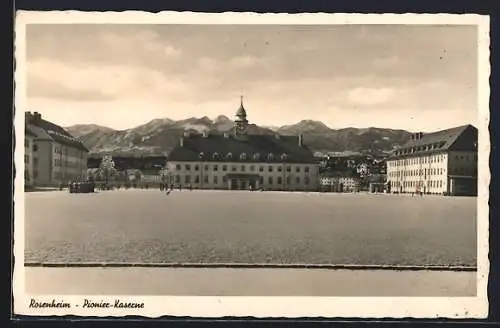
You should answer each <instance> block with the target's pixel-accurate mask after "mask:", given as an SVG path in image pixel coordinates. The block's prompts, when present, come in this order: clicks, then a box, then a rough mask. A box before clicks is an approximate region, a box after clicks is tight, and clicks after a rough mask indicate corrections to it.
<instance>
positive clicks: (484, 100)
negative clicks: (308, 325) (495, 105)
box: [13, 11, 490, 318]
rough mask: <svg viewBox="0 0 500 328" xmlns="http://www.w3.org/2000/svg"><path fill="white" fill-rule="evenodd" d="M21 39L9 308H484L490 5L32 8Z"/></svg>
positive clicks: (437, 313) (314, 313) (447, 313)
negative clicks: (316, 10) (281, 10)
mask: <svg viewBox="0 0 500 328" xmlns="http://www.w3.org/2000/svg"><path fill="white" fill-rule="evenodd" d="M15 38H16V40H15V60H16V72H15V122H14V124H15V138H16V140H17V142H16V149H15V167H16V172H17V174H16V176H15V219H14V220H15V232H14V237H15V239H14V257H15V269H14V283H13V286H14V290H13V293H14V311H15V314H22V315H33V316H54V315H55V316H61V315H77V316H82V317H86V316H93V317H94V316H116V317H121V316H126V315H134V316H143V317H160V316H188V317H207V318H214V317H239V316H245V317H256V318H263V317H290V318H293V317H337V318H338V317H357V318H382V317H384V318H386V317H392V318H404V317H415V318H439V317H442V318H484V317H486V316H487V313H488V299H487V283H488V272H489V262H488V215H489V209H488V197H489V196H488V195H489V181H490V169H489V166H488V157H489V149H490V142H489V131H488V123H489V94H490V90H489V74H490V66H489V17H487V16H478V15H441V14H440V15H430V14H429V15H427V14H425V15H415V14H404V15H395V14H390V15H385V14H384V15H371V14H369V15H368V14H363V15H361V14H255V13H222V14H210V13H188V12H185V13H177V12H164V13H159V14H152V13H145V12H121V13H113V12H106V13H98V12H95V13H92V12H77V11H72V12H71V11H68V12H18V13H17V15H16V24H15ZM19 140H24V142H19ZM23 172H24V173H23Z"/></svg>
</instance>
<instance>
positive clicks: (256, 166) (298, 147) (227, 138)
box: [166, 104, 319, 191]
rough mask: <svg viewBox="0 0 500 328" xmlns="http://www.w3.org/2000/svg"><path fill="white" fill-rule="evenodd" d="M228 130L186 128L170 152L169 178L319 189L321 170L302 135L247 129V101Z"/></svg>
mask: <svg viewBox="0 0 500 328" xmlns="http://www.w3.org/2000/svg"><path fill="white" fill-rule="evenodd" d="M236 117H237V119H236V120H235V127H234V129H233V131H231V132H230V133H225V134H224V135H212V134H208V133H204V134H203V135H200V134H196V135H193V134H189V133H185V134H184V136H183V137H181V138H180V141H179V145H178V146H177V147H176V148H175V149H173V150H172V152H171V153H170V155H169V157H168V163H167V167H166V168H167V172H168V176H169V182H170V183H172V184H175V185H182V186H189V185H191V186H192V187H193V188H199V189H250V188H252V189H260V188H263V189H266V190H304V191H316V190H318V182H319V181H318V180H319V179H318V169H319V165H318V163H317V162H316V160H315V158H314V156H313V154H312V152H311V151H310V150H309V148H308V147H307V146H305V145H304V144H303V138H302V136H301V135H299V136H280V135H260V134H249V133H248V121H247V119H246V111H245V108H244V107H243V104H241V105H240V108H239V109H238V111H237V113H236Z"/></svg>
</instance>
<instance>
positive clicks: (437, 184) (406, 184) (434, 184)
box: [391, 180, 443, 188]
mask: <svg viewBox="0 0 500 328" xmlns="http://www.w3.org/2000/svg"><path fill="white" fill-rule="evenodd" d="M391 187H393V188H399V187H403V188H417V187H423V184H422V182H420V181H403V182H399V181H392V182H391ZM428 187H430V188H442V187H443V181H441V180H430V181H429V183H428Z"/></svg>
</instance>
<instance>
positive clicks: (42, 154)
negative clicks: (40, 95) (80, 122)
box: [24, 112, 89, 186]
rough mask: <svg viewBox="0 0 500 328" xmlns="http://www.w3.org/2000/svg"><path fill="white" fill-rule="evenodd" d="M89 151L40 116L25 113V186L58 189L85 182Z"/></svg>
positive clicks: (61, 129)
mask: <svg viewBox="0 0 500 328" xmlns="http://www.w3.org/2000/svg"><path fill="white" fill-rule="evenodd" d="M88 152H89V151H88V149H87V148H86V147H85V146H84V145H83V143H82V142H81V141H80V140H78V139H77V138H75V137H73V136H72V135H70V134H69V133H68V132H67V131H66V130H65V129H63V128H62V127H60V126H58V125H56V124H54V123H52V122H49V121H46V120H44V119H43V118H42V116H41V115H40V113H37V112H34V113H30V112H26V113H25V159H24V161H25V181H26V182H25V184H27V185H29V186H57V185H59V184H61V183H68V182H69V181H71V180H76V179H81V178H84V177H85V175H86V172H87V155H88Z"/></svg>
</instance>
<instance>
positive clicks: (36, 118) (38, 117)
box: [33, 112, 42, 122]
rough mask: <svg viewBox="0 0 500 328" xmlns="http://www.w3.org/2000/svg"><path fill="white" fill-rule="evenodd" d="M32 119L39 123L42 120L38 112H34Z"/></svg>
mask: <svg viewBox="0 0 500 328" xmlns="http://www.w3.org/2000/svg"><path fill="white" fill-rule="evenodd" d="M33 119H34V121H35V122H40V120H41V119H42V114H40V113H39V112H34V113H33Z"/></svg>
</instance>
